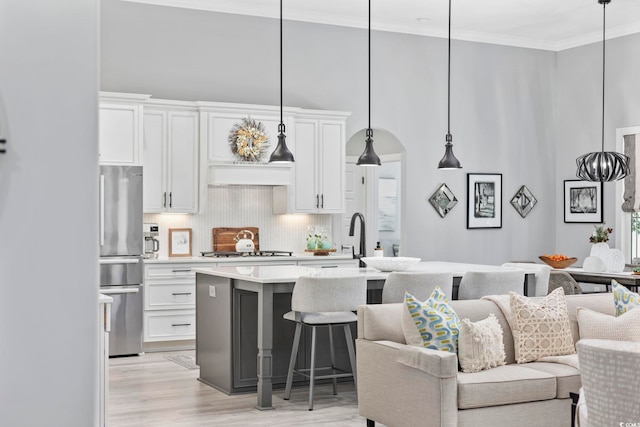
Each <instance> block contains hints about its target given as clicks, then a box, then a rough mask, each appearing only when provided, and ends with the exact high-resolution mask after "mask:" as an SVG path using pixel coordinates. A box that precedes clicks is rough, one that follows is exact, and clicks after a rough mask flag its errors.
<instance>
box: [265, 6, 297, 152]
mask: <svg viewBox="0 0 640 427" xmlns="http://www.w3.org/2000/svg"><path fill="white" fill-rule="evenodd" d="M282 110H283V107H282V0H280V124H279V125H278V145H277V146H276V149H275V150H273V153H271V157H269V163H291V162H293V161H294V160H293V154H291V151H289V149H288V148H287V143H286V141H285V139H286V136H285V134H284V132H285V126H284V114H283V112H282Z"/></svg>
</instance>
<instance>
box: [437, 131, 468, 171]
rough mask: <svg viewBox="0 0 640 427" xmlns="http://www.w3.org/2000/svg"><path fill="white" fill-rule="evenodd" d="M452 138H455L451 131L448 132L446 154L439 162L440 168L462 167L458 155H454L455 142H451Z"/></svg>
mask: <svg viewBox="0 0 640 427" xmlns="http://www.w3.org/2000/svg"><path fill="white" fill-rule="evenodd" d="M452 140H453V137H452V136H451V134H450V133H448V134H447V143H446V144H445V152H444V156H443V157H442V159H441V160H440V163H438V169H442V170H451V169H460V168H462V166H461V165H460V162H459V161H458V159H456V156H454V154H453V144H452V143H451V141H452Z"/></svg>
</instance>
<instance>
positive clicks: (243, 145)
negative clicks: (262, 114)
mask: <svg viewBox="0 0 640 427" xmlns="http://www.w3.org/2000/svg"><path fill="white" fill-rule="evenodd" d="M228 140H229V145H231V151H233V154H235V155H236V156H238V157H240V158H241V159H242V160H245V161H249V162H257V161H260V158H261V157H262V155H263V154H264V152H265V149H266V148H267V147H268V146H269V137H268V136H267V134H266V132H265V129H264V125H263V124H262V122H256V121H255V120H253V119H252V118H251V117H247V118H244V119H242V120H241V121H240V122H239V123H236V124H234V125H233V127H232V128H231V132H229V139H228Z"/></svg>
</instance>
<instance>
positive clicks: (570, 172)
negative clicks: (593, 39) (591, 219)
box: [554, 34, 640, 259]
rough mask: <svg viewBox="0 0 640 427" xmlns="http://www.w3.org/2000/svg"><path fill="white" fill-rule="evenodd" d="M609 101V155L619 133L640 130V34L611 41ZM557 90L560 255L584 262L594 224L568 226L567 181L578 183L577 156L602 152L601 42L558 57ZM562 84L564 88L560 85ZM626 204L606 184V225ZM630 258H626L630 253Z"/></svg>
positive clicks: (557, 197) (557, 183)
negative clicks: (566, 218)
mask: <svg viewBox="0 0 640 427" xmlns="http://www.w3.org/2000/svg"><path fill="white" fill-rule="evenodd" d="M606 55H607V57H606V60H607V67H606V83H605V87H606V96H605V150H607V151H613V150H615V149H616V141H615V137H616V129H618V128H624V127H632V126H639V125H640V79H639V78H638V70H640V34H634V35H631V36H627V37H621V38H617V39H612V40H608V41H607V45H606ZM558 82H559V84H558V91H557V108H556V111H557V117H558V120H557V122H556V124H557V132H556V134H557V136H558V137H557V141H558V143H557V148H556V152H557V160H556V174H557V176H558V179H557V181H556V182H555V183H554V187H555V189H556V204H557V209H556V212H555V222H556V224H558V226H557V233H556V247H557V249H558V251H559V252H564V253H566V254H571V255H573V256H577V257H579V258H580V259H584V258H585V257H587V256H589V250H590V249H591V245H590V244H589V236H590V235H591V233H592V232H593V225H592V224H565V223H564V222H563V221H564V216H563V188H564V187H563V180H565V179H576V178H575V171H576V164H575V159H576V157H578V156H580V155H582V154H585V153H587V152H590V151H599V150H600V147H601V143H602V139H601V132H602V130H601V126H602V124H601V120H602V43H601V42H600V43H594V44H591V45H588V46H581V47H578V48H575V49H570V50H566V51H562V52H559V53H558ZM560 83H561V84H560ZM621 204H622V201H621V200H620V201H618V200H616V199H615V184H614V183H605V184H604V221H605V222H606V223H607V225H608V226H610V227H613V228H614V235H613V236H611V238H610V239H611V240H610V241H609V244H610V246H611V247H614V245H615V244H614V242H615V238H616V237H620V236H616V235H615V233H616V231H618V230H616V228H617V227H616V224H615V222H614V221H615V211H616V208H619V206H620V205H621ZM625 255H627V254H625Z"/></svg>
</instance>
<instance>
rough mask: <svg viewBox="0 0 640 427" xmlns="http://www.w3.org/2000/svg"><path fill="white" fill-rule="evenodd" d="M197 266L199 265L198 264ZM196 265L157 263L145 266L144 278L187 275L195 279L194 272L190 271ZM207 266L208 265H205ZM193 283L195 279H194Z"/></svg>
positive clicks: (182, 276) (181, 276)
mask: <svg viewBox="0 0 640 427" xmlns="http://www.w3.org/2000/svg"><path fill="white" fill-rule="evenodd" d="M198 266H199V265H198ZM194 267H196V265H194V264H159V265H147V266H145V274H144V276H145V278H146V279H152V278H184V277H189V278H193V279H194V280H195V277H196V274H195V273H194V272H193V271H191V269H192V268H194ZM203 267H204V266H203ZM207 267H208V266H207ZM194 283H195V281H194Z"/></svg>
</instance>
